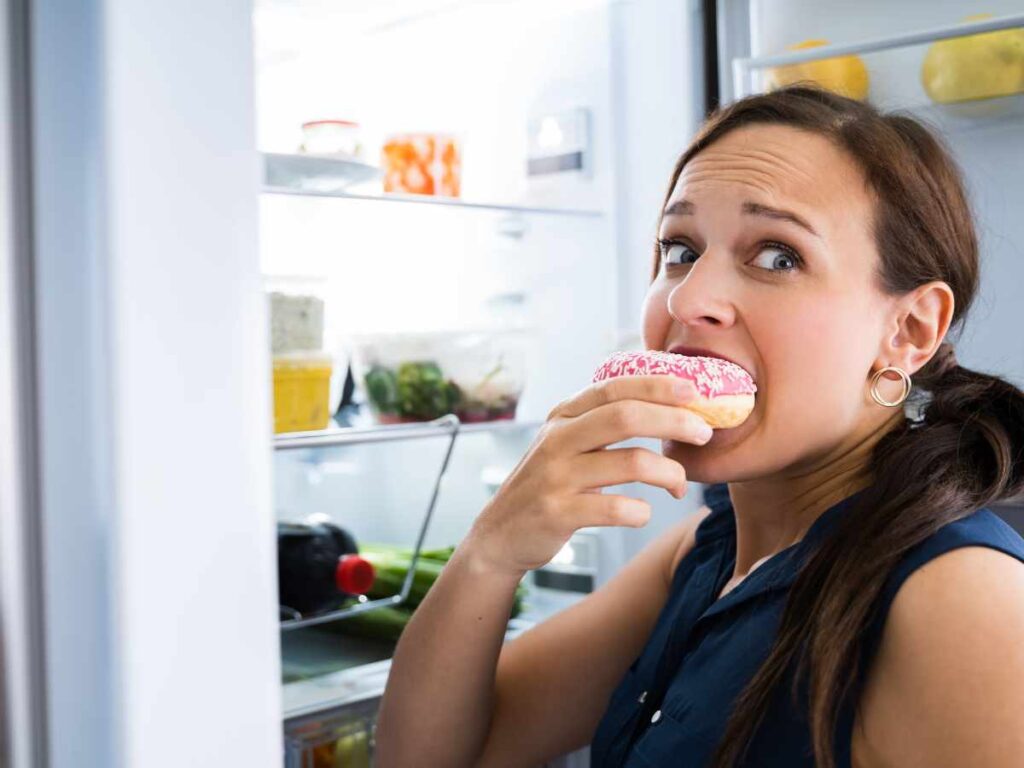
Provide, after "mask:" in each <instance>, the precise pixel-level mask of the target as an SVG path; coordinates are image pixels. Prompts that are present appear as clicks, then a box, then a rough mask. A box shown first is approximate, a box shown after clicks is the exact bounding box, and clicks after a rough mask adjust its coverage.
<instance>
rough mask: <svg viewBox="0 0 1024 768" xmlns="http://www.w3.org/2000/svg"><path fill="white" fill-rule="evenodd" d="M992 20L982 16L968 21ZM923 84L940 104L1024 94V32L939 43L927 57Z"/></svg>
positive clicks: (1011, 31)
mask: <svg viewBox="0 0 1024 768" xmlns="http://www.w3.org/2000/svg"><path fill="white" fill-rule="evenodd" d="M991 16H992V14H989V13H982V14H977V15H974V16H968V17H967V18H965V19H964V21H965V22H967V21H980V20H982V19H987V18H991ZM921 84H922V85H923V86H924V89H925V92H926V93H927V94H928V96H929V98H931V100H932V101H934V102H937V103H939V104H949V103H954V102H960V101H973V100H977V99H991V98H997V97H1000V96H1010V95H1012V94H1016V93H1024V28H1019V27H1018V28H1016V29H1003V30H999V31H998V32H986V33H984V34H980V35H967V36H965V37H953V38H950V39H948V40H938V41H936V42H935V43H933V44H932V45H931V46H930V47H929V48H928V52H927V54H925V58H924V63H923V64H922V66H921Z"/></svg>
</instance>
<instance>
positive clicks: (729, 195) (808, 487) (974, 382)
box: [377, 87, 1024, 768]
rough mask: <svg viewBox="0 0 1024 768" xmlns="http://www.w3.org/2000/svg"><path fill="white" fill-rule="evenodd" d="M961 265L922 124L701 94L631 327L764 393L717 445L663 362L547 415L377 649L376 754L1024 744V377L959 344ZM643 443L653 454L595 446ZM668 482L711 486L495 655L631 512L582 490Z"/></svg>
mask: <svg viewBox="0 0 1024 768" xmlns="http://www.w3.org/2000/svg"><path fill="white" fill-rule="evenodd" d="M977 286H978V246H977V242H976V238H975V233H974V228H973V225H972V220H971V214H970V211H969V208H968V205H967V202H966V199H965V195H964V191H963V186H962V183H961V180H960V177H959V174H958V172H957V170H956V167H955V165H954V164H953V162H952V161H951V159H950V157H949V156H948V154H947V153H946V151H944V149H943V148H942V147H941V145H940V144H939V143H938V142H937V141H936V139H935V138H934V137H933V136H932V135H931V134H930V133H929V132H928V131H927V130H926V129H925V128H924V127H922V126H921V125H920V124H918V123H917V122H915V121H913V120H912V119H910V118H907V117H900V116H896V115H882V114H879V113H878V112H876V111H875V110H874V109H873V108H872V107H870V106H868V105H864V104H861V103H858V102H856V101H852V100H848V99H845V98H842V97H839V96H835V95H832V94H829V93H826V92H823V91H820V90H816V89H812V88H804V87H791V88H788V89H785V90H780V91H776V92H774V93H771V94H767V95H759V96H753V97H750V98H747V99H744V100H742V101H739V102H737V103H734V104H732V105H730V106H728V107H727V108H725V109H724V110H721V111H720V112H718V113H717V114H715V115H713V116H712V117H711V118H710V119H709V121H708V122H707V124H706V125H705V126H704V128H703V129H702V131H701V132H700V134H699V135H698V136H697V138H696V139H695V141H694V142H693V144H692V145H691V146H690V147H689V149H687V151H686V152H685V153H684V154H683V155H682V157H681V158H680V160H679V162H678V163H677V165H676V168H675V171H674V173H673V176H672V180H671V184H670V186H669V191H668V195H667V196H666V199H665V205H664V208H663V213H662V217H661V221H660V224H659V236H658V245H657V248H656V253H655V263H654V270H653V273H652V281H651V285H650V289H649V291H648V296H647V301H646V303H645V306H644V317H643V331H644V343H645V346H646V347H647V348H650V349H664V350H667V349H672V348H674V347H677V346H682V347H685V348H689V349H691V350H699V349H703V350H708V351H710V352H712V353H714V354H717V355H720V356H724V357H727V358H730V359H732V360H734V361H735V362H737V363H739V364H740V365H742V366H743V367H744V368H746V369H747V370H748V371H750V372H751V374H752V375H753V376H754V378H755V381H756V382H757V385H758V392H757V399H756V406H755V408H754V411H753V413H752V414H751V416H750V417H749V418H748V419H747V421H746V422H744V423H743V424H742V425H741V426H739V427H736V428H733V429H729V430H718V431H716V432H715V433H714V434H713V436H711V435H710V433H711V430H710V429H708V428H707V425H706V424H704V423H703V422H702V421H701V420H700V419H699V418H696V417H694V416H692V414H690V412H689V411H687V410H686V409H682V408H677V407H675V405H677V404H678V403H680V402H685V400H686V399H687V398H689V397H693V396H694V395H693V391H692V389H691V388H689V387H685V386H684V387H681V388H679V389H680V391H677V390H676V389H674V384H675V382H673V381H670V380H668V377H659V376H635V377H624V378H619V379H612V380H610V381H604V382H601V383H599V384H596V385H592V386H590V387H587V388H585V389H583V390H582V391H580V392H579V393H578V394H576V395H575V396H573V397H571V398H569V399H567V400H566V401H564V402H562V403H560V404H559V405H557V406H556V407H555V408H554V409H553V410H552V412H551V414H550V415H549V417H548V419H547V422H546V423H545V424H544V426H543V427H542V429H541V430H540V434H539V435H538V437H537V439H536V440H535V442H534V443H533V445H532V446H531V448H530V450H529V451H528V452H527V454H526V455H525V456H524V457H523V459H522V460H521V461H520V463H519V464H518V466H517V467H516V468H515V469H514V471H513V472H512V473H511V475H510V477H509V478H508V479H507V480H506V482H505V483H504V484H503V485H502V487H501V488H500V489H499V491H498V493H497V494H496V495H495V496H494V498H493V499H492V500H491V501H490V503H489V504H488V505H487V507H486V508H485V509H484V510H483V511H482V512H481V514H480V516H479V517H478V518H477V520H476V521H475V523H474V525H473V528H472V530H471V531H470V533H469V535H468V536H467V537H466V539H465V540H464V541H463V542H462V544H461V545H460V546H459V548H458V550H457V551H456V554H455V556H454V557H453V558H452V560H451V562H450V563H449V565H448V566H447V568H446V569H445V571H444V573H443V574H442V575H441V577H440V578H439V579H438V581H437V583H436V585H435V586H434V588H433V589H432V590H431V592H430V594H429V595H428V596H427V598H426V600H424V602H423V603H422V604H421V606H420V607H419V609H418V610H417V612H416V614H415V616H414V618H413V619H412V621H411V623H410V624H409V626H408V627H407V629H406V631H405V633H404V635H403V637H402V639H401V642H400V643H399V645H398V648H397V649H396V653H395V656H394V659H393V662H392V667H391V676H390V679H389V681H388V687H387V690H386V693H385V696H384V700H383V702H382V706H381V711H380V716H379V721H378V731H377V740H378V764H380V765H382V766H385V767H386V768H387V767H388V766H419V765H424V766H427V765H429V766H441V765H445V766H448V765H451V766H462V765H466V766H468V765H480V766H534V765H539V764H542V763H543V762H544V761H545V760H547V759H550V758H552V757H555V756H557V755H560V754H564V753H567V752H569V751H572V750H573V749H576V748H578V747H581V746H583V745H585V744H588V743H590V744H591V745H592V751H591V754H592V757H593V765H595V766H619V765H628V766H661V765H666V766H667V765H673V766H675V765H683V766H691V765H692V766H703V765H713V766H716V768H724V767H725V766H735V765H750V766H803V765H807V766H810V765H819V766H824V767H825V768H832V766H851V765H853V766H858V768H872V767H874V766H930V767H934V766H967V765H970V766H991V767H992V768H996V767H997V766H1010V765H1018V764H1019V761H1020V759H1021V758H1020V756H1021V755H1024V541H1022V540H1021V538H1020V537H1019V536H1018V535H1017V534H1016V533H1014V532H1013V531H1012V529H1010V528H1009V527H1008V526H1007V525H1006V524H1005V523H1003V522H1002V521H1001V520H1000V519H999V518H998V517H996V516H995V515H994V514H993V513H992V512H991V511H990V510H988V509H986V505H988V504H991V503H992V502H994V501H997V500H999V499H1002V498H1006V497H1010V496H1014V495H1017V494H1019V493H1021V492H1022V491H1024V395H1022V393H1021V392H1020V390H1018V389H1017V388H1016V387H1014V386H1012V385H1011V384H1009V383H1007V382H1005V381H1003V380H1001V379H999V378H996V377H993V376H989V375H986V374H982V373H978V372H974V371H970V370H967V369H965V368H963V367H962V366H959V365H958V364H957V363H956V360H955V356H954V354H953V348H952V345H951V342H950V341H949V340H948V339H947V333H948V332H949V331H950V329H951V328H959V327H960V326H961V325H962V323H963V320H964V317H965V316H966V313H967V310H968V307H969V306H970V304H971V300H972V299H973V298H974V295H975V293H976V291H977ZM910 392H912V393H913V396H912V397H910V398H909V399H908V394H909V393H910ZM634 436H648V437H656V438H661V439H662V440H663V441H664V442H663V444H662V446H663V447H662V454H658V453H655V452H653V451H648V450H646V449H642V448H619V449H608V448H607V446H609V445H611V444H613V443H616V442H618V441H620V440H624V439H627V438H629V437H634ZM687 479H690V480H697V481H700V482H704V483H722V482H727V483H728V486H727V493H724V494H723V493H721V488H719V492H718V494H717V496H712V497H709V499H708V507H705V508H703V509H702V510H701V512H700V513H698V514H697V515H693V516H690V517H688V518H687V519H684V520H682V521H680V522H679V523H677V524H676V525H675V526H674V527H673V528H672V529H671V530H670V531H669V532H668V533H667V534H665V535H663V536H661V537H660V538H659V539H657V540H655V541H653V542H651V543H650V544H649V545H648V546H647V547H646V548H645V549H644V550H643V551H642V552H641V553H640V554H638V555H637V556H636V557H635V558H634V559H633V560H632V561H631V562H630V563H628V564H627V565H626V566H625V567H624V568H623V569H622V570H621V572H620V573H618V574H617V575H616V576H615V577H614V578H613V579H611V580H610V581H609V583H608V584H606V585H604V586H603V587H602V588H601V589H599V590H597V591H596V592H594V593H593V594H591V595H588V596H587V598H586V599H584V600H582V601H581V602H580V603H579V604H577V605H576V606H574V607H573V608H571V609H569V610H566V611H564V612H562V613H560V614H558V615H556V616H554V617H552V618H551V619H549V620H548V621H546V622H544V623H542V624H541V625H539V626H537V627H535V628H534V629H532V630H530V631H529V632H526V633H525V634H523V635H522V636H520V637H519V638H517V639H516V640H514V641H512V642H510V643H508V644H507V645H504V646H503V645H502V639H503V633H504V630H505V624H506V620H507V617H508V613H509V607H510V605H511V602H512V598H513V591H514V589H515V586H516V584H517V583H518V581H519V579H520V578H521V577H522V576H523V574H524V573H525V572H526V571H528V570H530V569H531V568H536V567H538V566H540V565H542V564H544V563H546V562H547V561H548V560H549V559H550V558H551V557H552V556H553V555H554V554H555V553H556V552H557V551H558V550H559V548H560V547H561V546H562V544H563V543H564V542H565V541H566V539H567V538H568V537H569V535H570V534H571V533H572V532H573V531H574V530H575V529H577V528H580V527H583V526H590V525H628V526H642V525H644V524H645V523H646V522H647V519H648V516H649V514H650V507H649V505H648V504H646V503H645V502H643V501H641V500H638V499H630V498H629V497H624V496H614V495H611V494H602V493H600V492H599V489H600V488H602V487H604V486H609V485H617V484H620V483H626V482H630V481H640V482H646V483H649V484H652V485H657V486H661V487H663V488H665V489H666V490H667V491H668V492H669V493H671V494H672V495H674V496H676V497H681V496H682V495H683V493H685V488H686V482H687ZM595 491H596V492H595Z"/></svg>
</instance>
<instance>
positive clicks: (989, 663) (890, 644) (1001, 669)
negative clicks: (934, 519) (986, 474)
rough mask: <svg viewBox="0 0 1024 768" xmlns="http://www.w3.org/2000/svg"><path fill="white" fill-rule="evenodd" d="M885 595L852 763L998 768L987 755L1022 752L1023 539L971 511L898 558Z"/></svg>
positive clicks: (991, 516)
mask: <svg viewBox="0 0 1024 768" xmlns="http://www.w3.org/2000/svg"><path fill="white" fill-rule="evenodd" d="M887 593H888V594H887V597H886V601H885V602H888V603H890V604H889V605H883V610H882V611H881V612H880V615H879V621H880V622H883V621H884V630H882V631H880V632H879V634H878V635H877V636H876V637H875V640H876V642H878V647H877V655H876V656H875V657H874V659H873V663H872V664H871V671H870V677H869V678H868V680H867V685H866V687H865V689H864V692H863V698H862V700H861V708H860V711H861V712H862V717H863V721H862V723H861V725H862V728H861V729H859V732H860V734H861V739H862V740H861V741H860V744H859V746H858V748H859V749H860V750H861V753H862V754H864V753H865V752H874V753H879V754H885V755H887V757H888V758H889V762H890V763H891V764H898V765H903V764H921V765H968V764H970V765H1004V764H1009V763H1006V762H1000V757H999V755H1002V756H1003V759H1005V756H1006V755H1019V754H1020V753H1021V751H1022V750H1024V729H1021V728H1020V727H1019V725H1020V723H1019V717H1020V715H1019V713H1020V712H1021V711H1024V652H1022V646H1021V643H1020V638H1021V637H1022V636H1024V539H1022V538H1021V536H1020V535H1019V534H1018V533H1017V532H1016V531H1014V530H1013V528H1011V527H1010V526H1009V525H1008V524H1007V523H1005V522H1004V521H1003V520H1002V519H1001V518H1000V517H999V516H998V515H996V514H995V513H994V512H992V511H991V510H990V509H987V508H985V509H981V510H978V511H976V512H974V513H972V514H970V515H968V516H966V517H964V518H962V519H960V520H957V521H955V522H952V523H948V524H947V525H945V526H943V527H942V528H941V529H939V530H938V531H936V532H935V533H934V534H933V535H932V536H930V537H929V538H928V539H926V540H925V541H923V542H922V543H921V544H920V545H918V546H917V547H915V548H914V549H913V550H912V551H910V552H908V553H907V555H906V556H905V557H904V558H903V559H902V561H901V563H900V566H899V567H898V568H897V569H896V572H894V574H892V575H891V576H890V579H889V584H888V585H887ZM982 753H983V754H982Z"/></svg>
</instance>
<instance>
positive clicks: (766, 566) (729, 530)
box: [696, 488, 868, 618]
mask: <svg viewBox="0 0 1024 768" xmlns="http://www.w3.org/2000/svg"><path fill="white" fill-rule="evenodd" d="M867 490H868V489H867V488H862V489H860V490H859V491H856V492H854V493H852V494H850V495H849V496H847V497H846V498H844V499H841V500H840V501H838V502H836V503H835V504H833V505H832V506H831V507H829V508H828V509H826V510H825V511H824V512H822V513H821V514H820V515H819V516H818V517H817V519H816V520H815V521H814V522H813V523H812V524H811V527H810V528H808V529H807V532H806V533H805V534H804V537H803V538H802V539H800V541H798V542H796V543H795V544H792V545H790V546H789V547H786V548H785V549H783V550H780V551H779V552H776V553H775V554H774V555H772V556H771V557H770V558H768V560H766V561H765V562H763V563H761V565H759V566H758V567H757V568H755V569H754V570H753V571H752V572H751V573H750V574H749V575H748V576H747V577H746V578H745V579H743V581H741V582H740V583H739V584H738V585H737V586H736V587H734V588H733V589H732V590H731V591H730V592H728V593H727V594H726V595H725V596H724V597H721V598H719V599H717V600H714V602H712V603H711V605H710V607H709V608H708V609H707V611H705V612H704V614H703V617H702V618H704V617H708V616H713V615H716V614H719V613H722V612H723V611H726V610H729V609H730V608H732V607H734V606H737V605H740V604H742V603H744V602H747V601H748V600H751V599H753V598H754V597H757V596H758V595H762V594H765V593H767V592H771V591H775V590H779V589H784V588H787V587H789V586H790V585H791V584H792V583H793V582H794V581H795V580H796V577H797V575H798V574H799V573H800V568H801V566H802V565H803V563H804V562H805V561H806V559H807V558H808V557H809V556H810V555H811V554H812V553H813V551H814V550H815V549H816V548H817V546H818V544H820V542H821V541H822V540H823V539H824V538H825V537H826V536H827V535H828V534H829V532H831V531H832V530H833V529H834V528H835V526H836V525H837V524H838V523H839V521H840V519H841V518H842V517H843V515H844V513H845V512H846V511H847V510H848V509H849V508H850V507H851V506H852V505H853V504H854V503H855V502H856V501H857V500H858V499H859V498H860V497H861V496H862V495H863V494H864V493H865V492H866V491H867ZM723 496H724V498H723ZM706 503H707V504H708V507H709V508H710V509H711V514H710V515H708V516H707V517H706V518H705V519H704V520H703V521H701V524H700V525H699V526H698V527H697V534H696V537H697V543H698V544H701V543H704V542H710V541H714V540H719V539H720V540H721V541H720V542H719V546H723V547H727V548H728V552H727V553H726V567H727V569H728V570H731V569H732V564H733V562H734V560H735V552H736V516H735V512H734V510H733V506H732V500H731V499H730V498H729V496H728V494H727V493H726V494H722V495H720V496H718V497H715V498H709V499H708V500H707V501H706ZM702 529H703V530H702ZM714 588H715V589H717V588H719V586H718V585H715V587H714ZM716 594H717V593H716Z"/></svg>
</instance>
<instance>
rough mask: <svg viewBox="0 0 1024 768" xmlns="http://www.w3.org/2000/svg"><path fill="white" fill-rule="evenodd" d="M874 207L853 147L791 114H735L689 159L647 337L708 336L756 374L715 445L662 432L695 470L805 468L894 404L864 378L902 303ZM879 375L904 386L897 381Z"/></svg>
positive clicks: (656, 341)
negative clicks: (894, 297) (762, 119)
mask: <svg viewBox="0 0 1024 768" xmlns="http://www.w3.org/2000/svg"><path fill="white" fill-rule="evenodd" d="M872 213H873V203H872V198H871V195H870V192H869V189H868V187H867V186H866V182H865V180H864V178H863V176H862V174H861V173H860V170H859V169H858V168H857V166H856V164H855V163H854V161H853V160H852V159H851V158H849V157H847V156H846V154H844V153H843V152H842V151H841V150H840V149H838V148H837V147H835V146H834V145H833V144H832V143H831V142H830V141H829V140H828V139H825V138H823V137H821V136H818V135H816V134H813V133H809V132H805V131H801V130H799V129H796V128H792V127H788V126H776V125H754V126H747V127H744V128H740V129H737V130H734V131H733V132H731V133H729V134H727V135H725V136H724V137H723V138H721V139H719V140H718V141H717V142H715V143H714V144H712V145H711V146H709V147H707V148H706V149H704V150H702V151H701V152H700V153H699V154H697V155H696V156H695V157H694V158H693V159H692V160H691V161H690V162H689V163H688V164H687V166H686V167H685V168H684V169H683V172H682V173H681V174H680V176H679V179H678V181H677V183H676V185H675V187H674V188H673V190H672V194H671V196H670V198H669V201H668V204H667V206H666V208H665V211H664V215H663V219H662V222H661V227H660V230H659V239H660V240H661V242H662V248H661V266H660V271H659V274H658V276H657V278H656V279H655V281H654V282H653V283H652V284H651V286H650V289H649V290H648V293H647V297H646V300H645V303H644V312H643V335H644V343H645V347H646V348H647V349H661V350H668V349H670V348H671V347H673V346H676V345H684V346H687V347H695V348H700V349H705V350H709V351H711V352H713V353H716V354H718V355H721V356H723V357H726V358H729V359H731V360H733V361H735V362H737V363H739V364H740V365H742V366H743V367H744V368H745V369H746V370H748V371H749V372H750V374H751V375H752V376H753V377H754V381H755V382H756V384H757V390H758V391H757V395H756V399H755V402H756V405H755V407H754V411H753V413H752V414H751V415H750V417H749V418H748V419H747V420H746V421H745V422H744V423H743V424H742V425H740V426H738V427H735V428H733V429H725V430H716V431H715V436H714V437H713V438H712V439H711V441H710V442H709V443H707V444H706V445H705V446H694V445H690V444H685V443H677V442H668V441H667V442H665V443H664V445H663V451H664V453H665V455H667V456H670V457H672V458H676V459H677V460H679V461H680V462H681V463H682V464H683V466H685V467H686V469H687V475H688V477H689V479H691V480H696V481H699V482H717V481H724V480H728V481H740V480H749V479H754V478H758V477H766V476H769V475H774V474H776V473H779V472H783V473H793V474H799V473H801V472H804V471H807V470H809V469H810V468H812V467H814V466H816V465H817V464H818V463H819V462H820V461H822V460H823V459H826V457H828V456H830V455H833V454H834V453H836V452H837V451H841V450H842V446H843V445H844V444H854V443H855V442H856V440H857V436H858V435H867V434H869V433H870V432H872V431H873V430H875V429H877V427H878V426H879V425H880V424H881V423H882V422H884V421H885V420H886V419H887V418H891V417H892V411H893V410H896V409H889V408H883V407H881V406H879V405H877V404H876V403H875V402H874V401H873V400H872V399H871V397H870V394H869V388H868V385H869V382H870V376H871V373H872V366H874V365H875V364H876V361H877V359H878V356H879V353H880V350H881V349H882V346H881V342H882V339H883V337H884V336H885V335H886V329H887V328H890V327H891V326H889V325H887V322H889V321H891V314H890V313H889V312H887V311H886V310H887V309H890V308H891V306H892V305H891V299H890V298H889V297H888V296H886V295H885V294H884V293H883V292H882V290H881V288H880V287H879V285H878V284H877V282H876V278H875V273H876V269H877V265H878V253H877V250H876V247H875V242H874V237H873V234H872ZM894 384H895V385H896V387H895V391H893V390H892V388H891V387H892V385H894ZM880 389H881V393H882V394H883V396H884V397H887V398H894V397H898V395H899V384H898V382H887V384H886V386H885V387H880Z"/></svg>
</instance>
